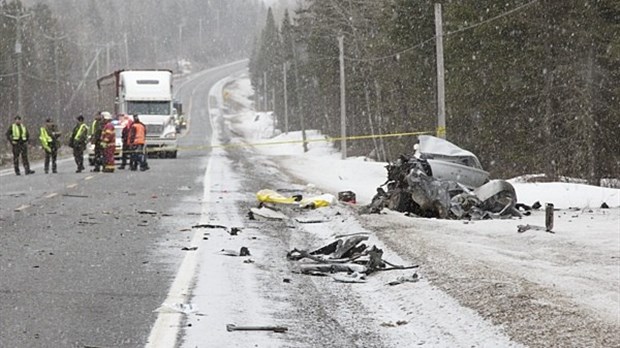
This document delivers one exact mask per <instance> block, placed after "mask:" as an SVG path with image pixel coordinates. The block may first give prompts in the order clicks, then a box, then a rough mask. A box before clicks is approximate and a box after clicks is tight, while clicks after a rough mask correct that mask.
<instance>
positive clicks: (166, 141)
mask: <svg viewBox="0 0 620 348" xmlns="http://www.w3.org/2000/svg"><path fill="white" fill-rule="evenodd" d="M97 85H98V86H99V90H100V98H101V96H103V97H104V98H105V97H106V92H107V95H110V92H111V93H112V95H113V103H114V110H115V113H116V114H126V115H138V116H139V117H140V121H141V122H142V123H144V125H145V126H146V151H147V154H148V155H149V156H150V157H160V158H176V157H177V132H176V120H175V116H174V113H173V106H172V102H173V100H172V71H170V70H159V69H146V70H118V71H116V72H114V73H113V74H110V75H108V76H104V77H102V78H100V79H99V80H97ZM108 99H109V97H108ZM100 103H101V101H100ZM104 106H105V105H104Z"/></svg>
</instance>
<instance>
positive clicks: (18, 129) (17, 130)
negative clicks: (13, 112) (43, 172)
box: [6, 116, 34, 175]
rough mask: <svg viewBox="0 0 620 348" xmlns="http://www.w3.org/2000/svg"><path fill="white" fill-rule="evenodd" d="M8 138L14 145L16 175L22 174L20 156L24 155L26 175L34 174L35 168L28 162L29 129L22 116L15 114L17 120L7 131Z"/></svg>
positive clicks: (23, 162) (23, 161)
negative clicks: (32, 168)
mask: <svg viewBox="0 0 620 348" xmlns="http://www.w3.org/2000/svg"><path fill="white" fill-rule="evenodd" d="M6 138H7V139H8V140H9V141H10V142H11V146H13V166H14V167H15V175H20V172H19V156H21V157H22V164H23V166H24V173H25V174H26V175H29V174H34V170H30V163H29V162H28V130H27V129H26V126H24V125H23V124H22V118H21V117H19V116H15V121H14V122H13V124H11V126H10V127H9V129H8V130H7V131H6Z"/></svg>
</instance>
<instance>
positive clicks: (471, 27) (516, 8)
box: [445, 0, 538, 36]
mask: <svg viewBox="0 0 620 348" xmlns="http://www.w3.org/2000/svg"><path fill="white" fill-rule="evenodd" d="M535 2H538V0H532V1H530V2H528V3H527V4H523V5H521V6H518V7H515V8H513V9H512V10H509V11H506V12H504V13H500V14H499V15H497V16H495V17H491V18H489V19H487V20H484V21H482V22H480V23H476V24H472V25H470V26H467V27H464V28H461V29H458V30H454V31H450V32H447V33H446V34H445V36H447V35H453V34H457V33H460V32H462V31H465V30H469V29H473V28H476V27H479V26H481V25H483V24H486V23H489V22H492V21H494V20H496V19H500V18H502V17H506V16H508V15H509V14H511V13H514V12H517V11H520V10H521V9H523V8H524V7H527V6H530V5H532V4H534V3H535Z"/></svg>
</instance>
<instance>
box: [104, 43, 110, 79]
mask: <svg viewBox="0 0 620 348" xmlns="http://www.w3.org/2000/svg"><path fill="white" fill-rule="evenodd" d="M111 47H112V44H111V43H109V42H108V43H106V44H105V69H106V74H107V73H109V72H110V48H111Z"/></svg>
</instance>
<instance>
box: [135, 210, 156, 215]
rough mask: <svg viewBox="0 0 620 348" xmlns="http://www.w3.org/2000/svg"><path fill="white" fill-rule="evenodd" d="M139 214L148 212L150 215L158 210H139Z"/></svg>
mask: <svg viewBox="0 0 620 348" xmlns="http://www.w3.org/2000/svg"><path fill="white" fill-rule="evenodd" d="M138 214H148V215H156V214H157V212H156V211H154V210H150V209H145V210H138Z"/></svg>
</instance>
